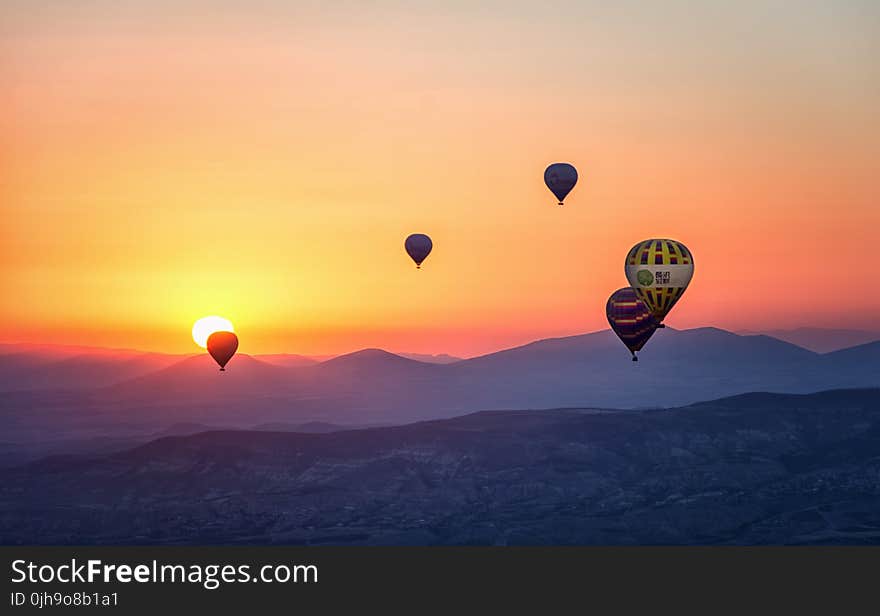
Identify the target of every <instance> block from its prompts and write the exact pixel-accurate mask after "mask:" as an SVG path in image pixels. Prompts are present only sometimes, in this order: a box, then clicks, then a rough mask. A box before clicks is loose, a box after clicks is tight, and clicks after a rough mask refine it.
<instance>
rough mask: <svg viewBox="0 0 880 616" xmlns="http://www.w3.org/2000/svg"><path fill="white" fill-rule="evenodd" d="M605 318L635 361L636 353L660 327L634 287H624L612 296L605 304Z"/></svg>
mask: <svg viewBox="0 0 880 616" xmlns="http://www.w3.org/2000/svg"><path fill="white" fill-rule="evenodd" d="M605 316H607V317H608V324H609V325H611V329H612V330H614V333H615V334H617V337H618V338H620V340H621V341H622V342H623V344H625V345H626V348H628V349H629V350H630V353H632V354H633V361H635V359H636V351H639V350H641V348H642V347H643V346H645V343H646V342H647V341H648V339H649V338H650V337H651V336H653V335H654V332H655V331H657V326H658V325H659V322H658V321H657V319H655V318H654V315H652V314H651V311H650V310H649V309H648V307H647V306H646V305H645V303H644V302H643V301H642V300H640V299H639V296H638V295H637V294H636V292H635V291H634V290H633V288H632V287H624V288H622V289H618V290H617V291H615V292H614V293H612V294H611V297H609V298H608V303H606V304H605Z"/></svg>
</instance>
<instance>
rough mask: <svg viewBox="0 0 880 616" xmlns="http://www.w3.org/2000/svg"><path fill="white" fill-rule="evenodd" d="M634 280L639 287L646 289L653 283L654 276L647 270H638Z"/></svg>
mask: <svg viewBox="0 0 880 616" xmlns="http://www.w3.org/2000/svg"><path fill="white" fill-rule="evenodd" d="M636 279H637V280H638V281H639V284H640V285H642V286H643V287H647V286H648V285H649V284H651V283H652V282H654V274H652V273H651V272H649V271H648V270H639V271H638V273H636Z"/></svg>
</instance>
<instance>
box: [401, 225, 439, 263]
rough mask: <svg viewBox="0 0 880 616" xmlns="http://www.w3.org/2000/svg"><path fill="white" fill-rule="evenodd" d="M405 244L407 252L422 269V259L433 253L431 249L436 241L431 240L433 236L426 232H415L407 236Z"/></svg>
mask: <svg viewBox="0 0 880 616" xmlns="http://www.w3.org/2000/svg"><path fill="white" fill-rule="evenodd" d="M403 246H404V248H406V253H407V254H408V255H409V256H410V258H411V259H412V260H413V261H415V263H416V268H417V269H421V267H422V261H424V260H425V259H426V258H427V257H428V255H429V254H431V249H432V248H433V247H434V243H433V242H431V238H430V237H428V236H427V235H425V234H424V233H413V234H412V235H410V236H409V237H408V238H406V241H405V242H404V243H403Z"/></svg>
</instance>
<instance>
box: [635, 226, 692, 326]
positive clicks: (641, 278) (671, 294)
mask: <svg viewBox="0 0 880 616" xmlns="http://www.w3.org/2000/svg"><path fill="white" fill-rule="evenodd" d="M625 269H626V279H627V280H628V281H629V284H630V286H631V287H632V288H633V289H635V291H636V293H637V294H638V296H639V299H641V300H642V301H643V302H645V305H647V306H648V308H649V309H650V311H651V313H652V314H653V315H654V318H655V319H657V321H658V323H662V321H663V319H664V317H666V315H667V314H668V313H669V311H670V310H672V307H673V306H675V303H676V302H677V301H678V300H679V299H681V296H682V295H683V294H684V291H685V289H687V286H688V284H689V283H690V281H691V277H692V276H693V275H694V257H693V255H691V251H690V250H688V249H687V246H685V245H684V244H682V243H681V242H677V241H675V240H667V239H651V240H645V241H644V242H639V243H638V244H636V245H635V246H633V247H632V249H630V251H629V254H628V255H627V256H626V265H625ZM659 327H663V325H662V324H661V325H659Z"/></svg>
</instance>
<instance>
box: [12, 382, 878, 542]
mask: <svg viewBox="0 0 880 616" xmlns="http://www.w3.org/2000/svg"><path fill="white" fill-rule="evenodd" d="M0 543H4V544H17V543H25V544H30V543H45V544H93V543H155V544H184V543H194V544H206V543H215V544H217V543H219V544H232V543H252V544H264V543H292V544H301V543H304V544H490V545H492V544H501V545H507V544H768V543H770V544H811V543H835V544H836V543H880V390H876V389H873V390H840V391H829V392H823V393H818V394H813V395H776V394H747V395H741V396H736V397H733V398H726V399H722V400H718V401H715V402H706V403H700V404H696V405H692V406H687V407H682V408H676V409H671V410H655V411H602V410H596V409H560V410H546V411H494V412H481V413H476V414H471V415H467V416H462V417H457V418H453V419H446V420H438V421H429V422H421V423H416V424H410V425H404V426H397V427H385V428H371V429H362V430H347V431H337V432H330V433H317V434H316V433H311V434H308V433H291V432H263V431H234V430H224V431H209V432H203V433H199V434H194V435H186V436H169V437H164V438H159V439H157V440H154V441H152V442H150V443H148V444H145V445H142V446H139V447H136V448H133V449H130V450H127V451H124V452H121V453H113V454H108V455H99V456H91V457H84V456H62V457H52V458H47V459H44V460H41V461H39V462H36V463H32V464H29V465H26V466H22V467H16V468H11V469H6V470H4V471H2V472H0Z"/></svg>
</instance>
